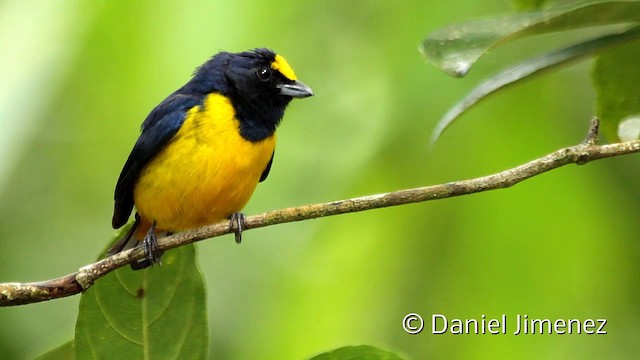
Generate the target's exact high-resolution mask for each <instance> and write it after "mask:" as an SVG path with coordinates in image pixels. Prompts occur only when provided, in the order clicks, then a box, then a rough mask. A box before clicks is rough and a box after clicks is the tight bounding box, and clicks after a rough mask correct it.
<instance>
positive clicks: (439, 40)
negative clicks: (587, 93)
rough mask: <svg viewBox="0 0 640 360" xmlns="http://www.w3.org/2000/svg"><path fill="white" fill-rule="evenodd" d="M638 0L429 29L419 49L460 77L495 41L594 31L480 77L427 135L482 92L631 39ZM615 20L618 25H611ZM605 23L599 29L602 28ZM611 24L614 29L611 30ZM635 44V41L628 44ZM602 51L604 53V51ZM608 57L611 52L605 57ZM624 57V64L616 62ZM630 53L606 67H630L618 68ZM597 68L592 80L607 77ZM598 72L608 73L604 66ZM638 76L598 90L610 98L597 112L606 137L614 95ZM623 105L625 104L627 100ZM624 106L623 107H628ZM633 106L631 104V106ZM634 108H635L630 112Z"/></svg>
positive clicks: (629, 63)
mask: <svg viewBox="0 0 640 360" xmlns="http://www.w3.org/2000/svg"><path fill="white" fill-rule="evenodd" d="M639 24H640V2H639V1H598V2H586V3H581V4H579V5H574V6H564V7H556V8H553V9H547V10H541V11H531V12H526V13H521V14H513V15H506V16H505V15H502V16H498V17H493V18H488V19H480V20H470V21H465V22H462V23H457V24H453V25H448V26H445V27H443V28H440V29H437V30H435V31H433V32H431V33H430V34H429V35H428V36H427V38H426V39H425V40H424V41H423V42H422V44H421V47H420V51H421V52H422V54H423V55H424V56H425V57H426V59H427V60H428V61H429V62H430V63H432V64H433V65H435V66H436V67H438V68H439V69H440V70H442V71H444V72H445V73H447V74H449V75H451V76H456V77H463V76H465V75H467V73H468V72H469V70H470V69H471V67H472V66H474V65H475V64H476V62H477V61H478V60H479V59H480V58H481V57H483V56H484V55H486V54H487V53H488V52H489V51H490V50H492V49H495V48H496V47H498V46H504V45H505V44H508V43H509V42H512V41H515V40H518V39H522V38H526V37H530V36H536V35H537V36H539V35H541V34H546V33H556V32H559V34H557V35H556V37H559V38H563V37H565V36H566V35H565V34H566V33H567V32H571V31H575V30H576V29H582V28H589V27H596V29H598V30H596V31H598V35H597V37H591V38H589V39H588V40H584V39H581V40H579V41H578V42H571V43H570V44H569V45H563V46H562V47H561V48H560V49H557V50H553V51H550V52H545V53H543V54H540V55H537V56H535V57H529V58H527V59H525V60H521V61H520V62H518V63H517V64H516V65H512V66H509V67H507V68H505V69H503V70H501V71H500V72H498V73H496V74H495V75H493V76H491V77H490V78H488V79H486V80H484V81H483V82H482V83H480V84H479V85H478V86H477V87H475V88H474V89H473V90H472V91H471V92H469V94H468V95H467V96H465V97H464V98H462V99H461V100H459V101H458V102H457V103H456V104H455V105H454V106H452V107H451V109H449V111H448V112H447V113H446V114H445V115H444V116H443V117H442V119H441V120H440V121H439V122H438V124H437V125H436V128H435V130H434V132H433V135H432V137H431V139H432V142H435V141H436V140H437V139H438V138H439V137H440V135H441V134H442V133H443V132H444V131H445V130H446V129H447V128H448V127H449V126H450V125H451V124H452V123H453V122H454V121H455V120H457V119H458V118H459V117H460V116H461V115H462V114H463V113H465V112H466V111H467V110H468V109H470V108H471V107H473V106H474V105H475V104H477V103H478V102H480V101H482V100H484V99H485V98H486V97H487V96H489V95H493V94H495V93H496V92H498V91H501V90H504V89H505V88H507V87H508V86H509V85H512V84H514V83H516V82H520V81H522V80H525V79H528V78H529V77H531V76H534V75H539V74H540V73H541V72H543V71H545V72H546V71H551V70H556V69H557V68H559V67H561V66H566V65H567V64H569V63H575V62H577V61H579V60H583V59H584V58H588V57H590V56H594V55H597V54H599V53H601V52H603V51H606V50H609V49H610V48H611V47H614V46H620V45H621V44H626V43H630V42H633V41H634V40H636V39H638V37H640V26H639ZM614 25H617V26H614ZM603 27H604V30H602V29H603ZM612 28H613V30H612ZM629 47H630V48H632V49H637V46H636V45H635V44H631V45H630V46H629ZM605 56H608V55H607V54H605ZM607 59H610V57H607ZM617 62H623V63H624V64H618V63H617ZM635 63H636V62H635V58H634V57H628V59H627V58H616V57H614V58H613V60H610V61H609V62H608V64H609V65H608V67H609V68H611V70H612V71H613V72H616V75H618V76H623V77H624V76H628V75H627V74H628V73H629V71H623V70H622V68H630V67H633V66H635ZM600 68H603V66H600V67H597V68H596V72H595V73H594V75H595V77H596V79H595V80H596V82H598V83H602V82H603V81H604V82H607V80H606V79H604V80H603V79H598V75H599V74H600V72H601V71H600V70H599V69H600ZM604 68H605V70H604V71H603V74H602V75H601V76H600V77H605V78H609V76H608V75H609V74H607V73H608V71H606V68H607V66H604ZM635 79H637V77H634V76H629V77H627V81H629V82H630V83H629V84H626V85H627V86H624V85H625V84H621V83H619V81H617V79H612V80H611V81H610V84H611V86H609V89H610V88H611V87H616V89H614V90H613V91H611V92H610V95H608V94H603V95H601V96H600V97H599V99H600V100H601V101H600V102H599V104H602V102H603V100H604V101H605V102H607V100H608V99H611V98H613V99H616V100H613V101H608V103H609V104H610V105H609V106H608V105H604V106H600V107H599V110H600V114H601V116H602V120H603V124H604V126H603V129H604V130H605V134H606V135H607V136H608V138H609V139H612V140H616V139H617V135H616V131H615V130H616V128H617V125H618V123H619V122H620V120H621V118H620V117H619V116H618V115H619V114H618V113H619V112H620V111H619V110H618V109H616V107H617V102H618V101H617V99H618V98H619V96H618V95H619V94H618V93H621V92H630V93H635V86H634V84H633V81H634V80H635ZM626 98H627V99H628V101H626V102H627V103H628V104H629V103H630V104H632V105H633V104H637V103H638V101H636V100H637V97H636V96H634V95H627V96H626ZM627 107H628V106H627ZM628 110H629V109H624V110H622V112H628ZM633 110H635V109H633ZM631 113H635V112H631Z"/></svg>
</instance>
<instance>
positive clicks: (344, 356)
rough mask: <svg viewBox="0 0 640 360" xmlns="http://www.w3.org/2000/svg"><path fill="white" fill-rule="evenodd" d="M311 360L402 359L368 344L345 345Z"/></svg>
mask: <svg viewBox="0 0 640 360" xmlns="http://www.w3.org/2000/svg"><path fill="white" fill-rule="evenodd" d="M311 360H402V358H401V357H400V356H398V355H396V354H394V353H392V352H389V351H386V350H381V349H378V348H375V347H373V346H369V345H359V346H345V347H342V348H339V349H336V350H333V351H330V352H327V353H324V354H320V355H317V356H314V357H313V358H311Z"/></svg>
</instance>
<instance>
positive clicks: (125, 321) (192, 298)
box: [75, 245, 209, 359]
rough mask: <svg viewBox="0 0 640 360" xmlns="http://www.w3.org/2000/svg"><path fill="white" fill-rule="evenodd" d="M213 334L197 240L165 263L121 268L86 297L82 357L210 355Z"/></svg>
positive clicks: (80, 330)
mask: <svg viewBox="0 0 640 360" xmlns="http://www.w3.org/2000/svg"><path fill="white" fill-rule="evenodd" d="M208 339H209V336H208V330H207V313H206V307H205V291H204V283H203V279H202V275H201V274H200V271H199V269H198V267H197V266H196V259H195V247H194V245H188V246H182V247H179V248H177V249H174V250H171V251H169V252H167V253H165V254H164V256H163V257H162V266H160V267H153V268H148V269H145V270H140V271H132V270H131V269H129V268H121V269H118V270H116V271H114V272H113V273H111V274H109V275H107V276H105V277H104V278H102V279H100V280H98V281H97V282H96V284H95V285H94V286H92V287H91V288H89V290H87V292H86V293H85V294H83V295H82V298H81V299H80V312H79V314H78V319H77V322H76V334H75V345H76V356H77V358H78V359H95V358H101V359H143V358H144V359H204V358H206V356H207V350H208Z"/></svg>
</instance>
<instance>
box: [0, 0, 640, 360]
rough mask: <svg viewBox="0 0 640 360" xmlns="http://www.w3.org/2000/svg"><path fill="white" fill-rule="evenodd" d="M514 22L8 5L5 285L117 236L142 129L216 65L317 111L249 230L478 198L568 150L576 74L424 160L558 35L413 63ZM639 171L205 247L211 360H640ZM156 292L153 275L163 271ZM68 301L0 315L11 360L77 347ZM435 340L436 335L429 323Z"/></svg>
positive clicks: (1, 201) (581, 117) (284, 8)
mask: <svg viewBox="0 0 640 360" xmlns="http://www.w3.org/2000/svg"><path fill="white" fill-rule="evenodd" d="M509 10H510V8H509V4H508V3H507V2H506V1H504V2H503V1H496V2H478V1H470V0H461V1H456V2H451V1H418V0H416V1H396V2H379V1H350V2H345V1H306V2H302V1H275V0H272V1H266V2H261V3H256V2H251V1H234V2H230V1H188V2H186V1H185V2H179V1H172V2H169V1H144V2H143V1H138V2H127V1H84V2H81V1H78V2H72V1H65V2H54V1H34V2H22V1H18V0H4V1H2V2H0V53H1V54H2V56H0V79H2V80H1V81H0V130H2V134H3V137H2V140H1V141H0V281H2V282H6V281H36V280H44V279H48V278H52V277H57V276H60V275H63V274H66V273H69V272H72V271H74V270H76V269H77V268H79V267H81V266H83V265H86V264H88V263H90V262H91V261H92V260H93V259H94V258H95V257H96V256H97V254H98V253H99V251H101V250H102V249H103V248H104V246H105V245H106V242H107V241H108V240H109V239H110V237H111V236H112V235H113V230H112V229H111V227H110V220H111V212H112V206H113V203H112V196H113V187H114V184H115V181H116V179H117V176H118V174H119V172H120V169H121V166H122V164H123V163H124V160H125V159H126V157H127V155H128V153H129V151H130V149H131V147H132V145H133V143H134V141H135V139H136V138H137V136H138V129H139V124H140V123H141V121H142V120H143V119H144V118H145V116H146V115H147V113H148V112H149V111H150V109H151V108H153V106H155V105H156V104H157V103H158V102H160V101H161V100H162V99H163V98H164V97H165V96H166V95H167V94H169V93H170V92H172V91H173V90H175V89H176V88H177V87H179V86H181V85H182V84H183V83H184V82H185V81H186V80H187V79H188V77H189V76H190V74H191V73H192V71H193V69H194V68H195V67H196V66H198V65H199V64H200V63H202V62H203V61H204V60H206V59H207V58H209V57H210V56H211V55H213V54H214V53H215V52H217V51H219V50H227V51H243V50H246V49H249V48H254V47H270V48H273V49H275V50H276V51H278V52H279V53H281V54H282V55H284V56H285V57H286V58H287V59H288V60H289V62H290V63H291V64H292V66H293V68H294V69H295V70H296V73H297V75H298V77H299V78H300V80H302V81H304V82H305V83H307V84H308V85H310V86H311V87H312V88H313V89H314V91H315V93H316V97H314V98H311V99H306V100H302V101H295V102H294V103H292V105H291V106H290V108H289V110H288V111H287V114H286V116H285V120H284V122H283V125H282V127H281V128H280V130H279V133H278V145H277V155H276V158H275V162H274V166H273V168H272V171H271V175H270V176H269V179H268V180H267V181H266V182H265V183H263V184H261V185H260V186H259V188H258V190H257V191H256V193H255V194H254V197H253V199H252V201H251V202H250V204H249V205H248V206H247V208H246V209H245V212H246V213H247V214H255V213H260V212H264V211H268V210H273V209H278V208H282V207H288V206H294V205H301V204H308V203H316V202H323V201H331V200H336V199H341V198H348V197H354V196H360V195H366V194H374V193H379V192H388V191H393V190H398V189H403V188H409V187H415V186H422V185H428V184H436V183H441V182H448V181H453V180H458V179H464V178H471V177H477V176H481V175H486V174H489V173H492V172H497V171H500V170H503V169H506V168H509V167H513V166H515V165H518V164H520V163H523V162H525V161H528V160H531V159H533V158H535V157H538V156H541V155H544V154H546V153H548V152H551V151H553V150H555V149H558V148H560V147H564V146H569V145H573V144H575V143H577V142H579V141H581V140H582V139H583V138H584V136H585V134H586V128H587V126H588V122H589V118H590V117H591V116H592V115H593V114H594V111H595V110H594V109H595V105H594V98H595V94H594V91H593V89H592V86H591V83H590V79H589V66H590V64H589V63H583V64H580V65H578V66H574V67H571V68H568V69H566V70H563V71H561V72H558V73H554V74H551V75H548V76H545V77H543V78H539V79H536V80H534V81H530V82H527V83H525V84H522V85H520V86H517V87H514V88H512V89H511V90H510V91H508V92H505V93H504V94H500V95H498V96H494V97H493V98H492V99H491V100H489V101H487V102H486V103H485V104H482V105H480V106H479V107H478V108H477V109H474V110H472V111H471V112H470V113H469V114H467V115H465V117H464V118H463V119H462V120H461V121H460V122H459V123H457V124H455V125H454V126H453V127H452V128H451V129H450V131H449V132H447V133H446V134H445V135H444V137H443V138H442V140H441V141H440V142H439V143H438V144H437V146H436V147H435V148H434V149H433V150H432V151H429V150H428V148H427V142H428V139H429V135H430V132H431V130H432V128H433V127H434V125H435V123H436V122H437V120H438V118H439V117H440V116H442V114H444V113H445V112H446V110H447V108H448V107H449V106H451V105H452V104H453V103H454V102H455V101H456V100H457V99H459V98H460V97H461V96H463V95H464V94H465V92H466V91H468V90H469V89H470V88H471V87H472V86H473V85H474V84H475V83H477V82H478V81H479V80H481V79H482V78H483V77H485V76H487V75H488V74H489V73H491V72H492V71H495V70H496V69H497V67H498V66H500V65H504V64H506V63H509V62H512V61H513V60H515V59H519V58H522V57H524V56H527V55H530V54H531V53H532V52H533V51H535V50H536V49H539V46H541V45H545V48H547V47H548V46H549V41H548V39H547V38H544V39H543V40H527V41H526V42H525V43H524V44H523V45H517V44H516V45H513V46H508V47H506V48H505V49H504V50H502V49H501V50H497V51H494V52H493V53H492V54H491V55H490V56H489V57H487V59H485V60H484V61H482V62H481V63H480V64H479V65H478V68H477V69H474V70H473V71H472V74H471V75H470V76H469V79H468V80H456V79H452V78H449V77H447V76H446V75H444V74H442V73H440V72H439V71H438V70H437V69H435V68H433V67H431V66H429V65H427V64H426V62H425V61H424V59H422V58H421V57H420V55H419V53H418V51H417V45H418V43H419V42H420V40H421V39H422V38H423V37H424V36H426V35H427V33H428V32H429V31H432V30H434V29H436V28H437V27H439V26H443V25H446V24H449V23H452V22H459V21H462V20H467V19H470V18H474V17H479V16H488V15H493V14H496V13H500V12H505V11H509ZM639 161H640V160H638V158H637V156H626V157H621V158H614V159H609V160H604V161H599V162H595V163H591V164H588V165H587V166H583V167H577V166H570V167H566V168H562V169H559V170H556V171H553V172H551V173H547V174H544V175H542V176H539V177H536V178H533V179H531V180H528V181H526V182H525V183H523V184H520V185H518V186H516V187H514V188H512V189H508V190H501V191H493V192H488V193H483V194H478V195H472V196H465V197H460V198H454V199H448V200H441V201H437V202H432V203H425V204H418V205H409V206H403V207H397V208H391V209H384V210H376V211H370V212H364V213H358V214H350V215H344V216H340V217H333V218H327V219H321V220H314V221H306V222H300V223H294V224H287V225H279V226H274V227H269V228H264V229H259V230H253V231H250V232H247V233H246V234H245V236H244V241H243V244H242V245H240V246H237V245H235V243H234V242H233V237H232V236H226V237H223V238H218V239H213V240H209V241H205V242H203V243H201V244H200V245H199V246H198V250H199V258H200V266H201V269H202V271H203V273H204V276H205V279H206V282H207V302H208V308H209V327H210V330H209V332H210V336H211V340H210V357H211V358H228V359H248V358H254V359H255V358H265V359H276V358H277V359H303V358H309V357H311V356H312V355H315V354H317V353H320V352H324V351H328V350H331V349H334V348H336V347H340V346H345V345H357V344H370V345H375V346H378V347H381V348H385V349H389V350H393V351H395V352H398V353H400V354H403V355H405V356H406V357H408V358H414V359H424V358H442V357H446V358H451V359H457V358H460V359H462V358H464V359H474V358H475V359H486V358H507V359H510V358H521V359H540V358H548V359H553V358H584V359H587V358H603V357H606V358H610V359H618V358H620V359H624V358H629V357H630V356H632V355H631V354H637V353H638V352H639V351H640V345H638V342H637V341H635V340H637V338H638V336H639V335H640V334H639V332H640V330H638V326H637V321H638V319H640V310H638V307H637V304H638V303H639V302H640V301H639V300H640V290H638V286H637V278H638V275H639V271H638V270H639V265H638V264H639V261H638V260H639V255H638V254H640V248H639V245H638V242H637V235H636V233H635V230H637V219H638V217H639V216H640V207H639V205H638V204H640V201H638V200H639V199H638V191H637V188H636V183H637V181H636V179H637V178H636V176H637V170H636V168H638V163H639ZM158 271H162V269H158ZM78 300H79V297H78V296H76V297H73V298H68V299H63V300H56V301H52V302H49V303H42V304H36V305H29V306H22V307H15V308H3V309H0V326H1V327H2V331H0V354H3V355H4V356H3V357H5V356H6V358H15V359H22V358H32V357H34V356H36V355H39V354H41V353H43V352H45V351H47V350H49V349H51V348H53V347H54V346H56V345H59V344H61V343H62V342H64V341H66V340H69V339H70V338H71V337H72V336H73V329H74V324H75V317H76V313H77V306H78ZM410 312H417V313H419V314H421V315H423V316H424V317H425V318H428V317H429V316H430V314H432V313H440V314H444V315H446V316H447V317H449V318H480V317H481V316H482V315H483V314H485V315H487V317H489V318H490V317H499V316H500V315H501V314H503V313H504V314H507V316H508V317H509V318H510V319H513V318H515V316H516V314H528V315H529V317H532V318H550V319H556V318H563V319H568V318H579V319H586V318H606V319H608V320H609V323H608V325H607V328H606V330H607V331H608V334H607V335H600V336H594V335H591V336H589V335H529V336H512V335H464V336H453V335H432V334H429V333H428V332H423V333H422V334H419V335H413V336H412V335H408V334H406V333H405V332H404V331H403V330H402V326H401V320H402V318H403V317H404V316H405V315H406V314H407V313H410ZM427 325H428V324H427Z"/></svg>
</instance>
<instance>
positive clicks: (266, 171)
mask: <svg viewBox="0 0 640 360" xmlns="http://www.w3.org/2000/svg"><path fill="white" fill-rule="evenodd" d="M275 154H276V152H275V151H274V152H273V153H272V154H271V160H269V163H268V164H267V167H266V168H264V171H263V172H262V175H260V181H259V182H263V181H265V180H267V176H269V171H271V164H272V163H273V155H275Z"/></svg>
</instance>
